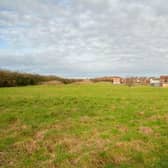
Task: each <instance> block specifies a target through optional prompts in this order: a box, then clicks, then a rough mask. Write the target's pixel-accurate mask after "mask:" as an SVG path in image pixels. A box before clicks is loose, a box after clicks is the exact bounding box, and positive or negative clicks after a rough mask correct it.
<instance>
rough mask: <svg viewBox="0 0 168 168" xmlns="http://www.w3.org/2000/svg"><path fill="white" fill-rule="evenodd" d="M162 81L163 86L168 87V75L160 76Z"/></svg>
mask: <svg viewBox="0 0 168 168" xmlns="http://www.w3.org/2000/svg"><path fill="white" fill-rule="evenodd" d="M160 83H161V86H162V87H168V76H160Z"/></svg>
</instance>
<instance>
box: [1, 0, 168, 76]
mask: <svg viewBox="0 0 168 168" xmlns="http://www.w3.org/2000/svg"><path fill="white" fill-rule="evenodd" d="M0 68H5V69H10V70H19V71H24V72H35V73H40V74H55V75H60V76H65V77H68V76H69V77H90V76H106V75H121V76H125V75H141V76H142V75H159V74H166V73H167V74H168V1H167V0H24V1H23V0H0Z"/></svg>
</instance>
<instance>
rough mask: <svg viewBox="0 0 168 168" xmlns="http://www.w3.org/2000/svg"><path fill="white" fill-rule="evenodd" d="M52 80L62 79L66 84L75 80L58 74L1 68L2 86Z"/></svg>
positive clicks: (0, 80)
mask: <svg viewBox="0 0 168 168" xmlns="http://www.w3.org/2000/svg"><path fill="white" fill-rule="evenodd" d="M52 80H57V81H61V82H62V83H64V84H69V83H72V82H74V79H65V78H61V77H57V76H43V75H38V74H30V73H20V72H12V71H8V70H0V87H13V86H26V85H37V84H40V83H42V82H46V81H52Z"/></svg>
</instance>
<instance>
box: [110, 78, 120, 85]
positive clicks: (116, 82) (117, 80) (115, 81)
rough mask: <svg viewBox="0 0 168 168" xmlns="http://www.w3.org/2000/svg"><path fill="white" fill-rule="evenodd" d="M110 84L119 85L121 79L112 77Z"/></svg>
mask: <svg viewBox="0 0 168 168" xmlns="http://www.w3.org/2000/svg"><path fill="white" fill-rule="evenodd" d="M112 82H113V84H114V85H118V84H121V78H120V77H118V76H115V77H112Z"/></svg>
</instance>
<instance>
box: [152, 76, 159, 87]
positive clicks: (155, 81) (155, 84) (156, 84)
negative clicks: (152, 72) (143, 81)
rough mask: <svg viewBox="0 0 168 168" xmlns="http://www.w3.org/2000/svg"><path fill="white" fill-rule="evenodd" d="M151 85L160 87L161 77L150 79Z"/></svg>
mask: <svg viewBox="0 0 168 168" xmlns="http://www.w3.org/2000/svg"><path fill="white" fill-rule="evenodd" d="M150 85H151V86H154V87H159V86H161V83H160V79H157V78H151V79H150Z"/></svg>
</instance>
